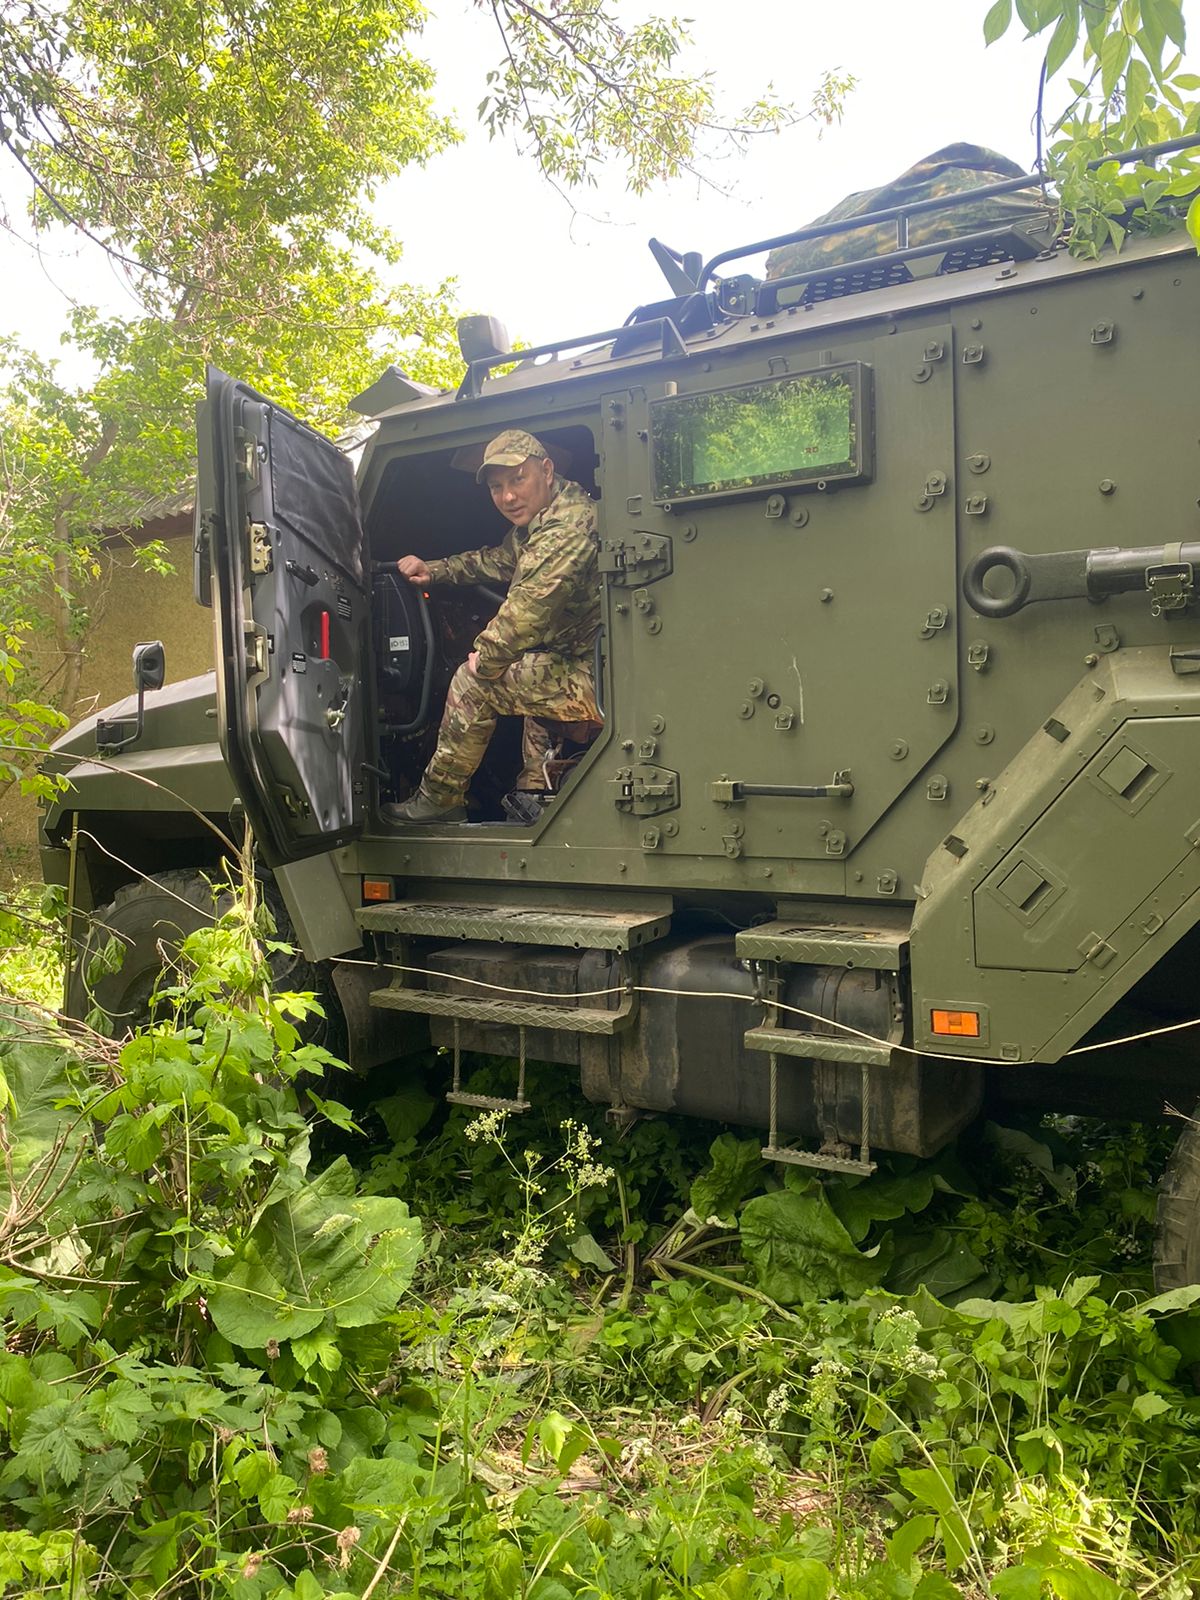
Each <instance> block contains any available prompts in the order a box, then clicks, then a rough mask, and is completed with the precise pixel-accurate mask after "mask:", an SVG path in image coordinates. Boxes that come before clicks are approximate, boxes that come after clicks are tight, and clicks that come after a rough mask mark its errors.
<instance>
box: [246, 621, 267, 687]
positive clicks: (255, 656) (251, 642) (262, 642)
mask: <svg viewBox="0 0 1200 1600" xmlns="http://www.w3.org/2000/svg"><path fill="white" fill-rule="evenodd" d="M267 654H268V652H267V634H266V630H265V629H264V628H260V627H259V626H258V624H257V623H247V625H246V676H247V677H248V678H256V677H262V678H265V677H266V675H267V670H268V668H267Z"/></svg>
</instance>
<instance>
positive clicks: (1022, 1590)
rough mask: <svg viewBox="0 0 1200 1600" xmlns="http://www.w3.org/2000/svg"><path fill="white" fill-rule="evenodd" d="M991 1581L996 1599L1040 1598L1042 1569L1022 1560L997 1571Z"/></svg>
mask: <svg viewBox="0 0 1200 1600" xmlns="http://www.w3.org/2000/svg"><path fill="white" fill-rule="evenodd" d="M991 1583H992V1593H993V1594H994V1595H995V1597H996V1600H1042V1569H1041V1567H1032V1566H1029V1565H1028V1564H1027V1563H1026V1562H1024V1561H1022V1562H1020V1563H1019V1564H1018V1565H1017V1566H1015V1567H1005V1569H1004V1571H1003V1572H997V1573H996V1574H995V1575H994V1576H993V1578H992V1580H991Z"/></svg>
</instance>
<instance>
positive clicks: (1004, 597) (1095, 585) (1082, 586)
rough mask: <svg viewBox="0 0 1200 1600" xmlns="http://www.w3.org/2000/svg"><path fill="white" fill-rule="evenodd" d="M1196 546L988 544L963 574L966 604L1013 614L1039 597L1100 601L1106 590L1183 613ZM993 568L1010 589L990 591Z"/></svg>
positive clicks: (990, 613) (988, 613) (1161, 610)
mask: <svg viewBox="0 0 1200 1600" xmlns="http://www.w3.org/2000/svg"><path fill="white" fill-rule="evenodd" d="M1198 565H1200V544H1148V545H1139V546H1136V547H1134V546H1127V545H1111V546H1109V547H1107V548H1105V549H1103V550H1054V551H1051V552H1049V553H1048V554H1046V555H1036V556H1031V555H1026V554H1025V553H1024V552H1023V551H1021V550H1014V549H1013V548H1012V546H1011V545H1006V544H997V545H992V546H991V548H990V549H988V550H981V551H980V553H979V554H978V555H977V556H976V557H975V559H974V560H973V561H972V562H971V563H970V565H969V566H968V567H967V570H966V571H965V572H964V573H963V594H964V595H965V597H966V600H967V604H968V605H969V606H970V607H971V608H972V610H974V611H977V612H978V613H979V615H980V616H981V617H1012V616H1015V615H1016V613H1017V612H1018V611H1020V610H1021V609H1022V608H1023V607H1024V606H1028V605H1033V604H1034V602H1035V601H1038V600H1103V599H1105V598H1106V597H1107V596H1108V595H1110V594H1125V593H1129V592H1130V591H1133V590H1138V589H1142V590H1145V592H1146V593H1147V594H1149V596H1150V614H1151V616H1155V617H1162V616H1166V615H1167V614H1168V613H1170V612H1173V611H1185V610H1186V609H1187V608H1188V606H1190V605H1191V604H1192V602H1193V600H1194V599H1195V570H1196V567H1197V566H1198ZM993 572H1006V573H1008V575H1009V578H1010V579H1011V588H1010V589H1009V590H1008V592H1007V593H1006V594H998V595H997V594H990V593H989V592H988V590H987V589H986V588H985V587H984V584H985V582H986V580H987V578H988V577H989V576H990V575H991V574H992V573H993Z"/></svg>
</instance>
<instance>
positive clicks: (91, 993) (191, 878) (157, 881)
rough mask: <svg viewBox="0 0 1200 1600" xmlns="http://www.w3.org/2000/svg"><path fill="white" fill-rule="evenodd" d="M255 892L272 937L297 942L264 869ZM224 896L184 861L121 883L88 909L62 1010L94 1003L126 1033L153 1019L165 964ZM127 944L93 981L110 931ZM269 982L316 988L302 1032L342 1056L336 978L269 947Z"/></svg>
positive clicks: (74, 1012)
mask: <svg viewBox="0 0 1200 1600" xmlns="http://www.w3.org/2000/svg"><path fill="white" fill-rule="evenodd" d="M259 892H260V894H261V895H262V898H263V901H264V902H265V904H266V906H267V909H268V910H269V911H270V913H271V916H272V918H273V920H274V922H275V928H276V935H275V936H276V938H277V939H279V940H280V941H281V942H283V943H287V944H291V945H293V946H295V943H296V936H295V933H294V931H293V929H292V924H291V919H290V918H289V917H288V914H287V910H286V908H285V906H284V904H283V899H282V897H281V895H280V893H279V890H278V888H277V887H276V885H275V882H274V880H273V879H272V878H271V877H270V876H267V875H264V876H263V877H262V878H260V880H259ZM228 904H229V894H228V891H227V890H226V891H225V892H224V893H223V894H222V895H221V897H220V899H219V900H216V901H214V899H213V891H212V888H211V886H210V885H209V882H208V880H207V879H206V878H205V877H203V876H202V875H201V874H200V873H199V872H196V871H194V870H192V869H190V868H184V869H181V870H176V871H172V872H159V873H156V874H155V875H154V876H153V877H149V878H140V879H139V880H138V881H137V882H136V883H128V884H126V885H125V886H124V888H121V889H118V890H117V892H116V894H115V895H114V896H113V898H112V899H111V900H110V901H109V903H108V905H106V906H102V907H101V908H100V909H99V910H98V911H96V912H94V913H93V915H92V921H91V926H90V928H89V930H88V935H87V938H86V940H85V941H84V944H83V948H82V949H81V950H80V951H79V953H78V955H77V956H76V959H75V963H74V966H73V968H72V971H71V981H70V984H69V985H68V989H67V1015H68V1016H70V1017H76V1018H78V1019H79V1020H80V1021H85V1020H86V1019H87V1017H88V1016H89V1015H90V1014H91V1012H92V1011H94V1010H96V1009H98V1010H100V1011H102V1012H103V1013H104V1015H105V1016H106V1017H108V1019H109V1026H108V1027H107V1028H106V1029H105V1032H107V1033H109V1034H111V1035H112V1037H113V1038H123V1037H124V1035H125V1034H126V1033H129V1032H130V1031H131V1030H132V1029H134V1028H137V1027H139V1026H141V1025H142V1024H144V1023H146V1022H149V1021H150V1019H151V1005H150V999H151V996H152V995H153V993H154V990H155V988H156V987H157V985H158V983H159V982H160V980H161V978H162V976H163V972H164V967H165V966H167V965H169V963H170V961H171V959H172V957H173V956H174V954H175V952H176V951H177V950H178V949H179V946H180V945H181V944H182V943H183V941H184V939H185V938H186V937H187V935H188V934H189V933H194V932H195V931H196V929H197V928H203V927H206V926H207V925H208V924H210V923H211V922H212V920H213V917H214V916H215V915H219V914H220V912H221V911H223V910H224V909H225V907H226V906H227V905H228ZM113 937H116V938H118V939H120V940H121V941H122V943H123V944H124V945H125V960H124V962H123V963H122V965H121V968H120V970H119V971H117V972H112V973H107V974H105V975H104V976H103V977H101V978H98V979H97V981H96V982H95V983H94V984H93V985H91V986H90V988H89V985H88V983H87V971H88V966H89V964H90V963H91V961H92V958H93V957H94V956H95V955H96V954H97V952H98V951H100V950H102V949H103V948H104V946H105V945H106V944H107V942H108V941H109V939H110V938H113ZM267 960H268V965H269V966H270V968H271V977H272V987H273V988H274V989H276V990H279V991H285V990H292V991H297V992H303V991H308V990H313V991H315V993H316V995H317V997H318V999H319V1000H320V1001H321V1004H322V1006H323V1007H324V1011H325V1015H324V1016H323V1017H318V1016H314V1017H311V1018H308V1019H307V1020H306V1021H305V1023H303V1024H301V1025H300V1032H301V1036H302V1037H303V1038H304V1039H305V1040H306V1041H307V1042H308V1043H311V1044H320V1045H324V1046H325V1047H326V1048H327V1049H329V1050H331V1051H333V1053H334V1054H335V1055H337V1056H341V1055H342V1054H343V1053H344V1049H345V1043H346V1039H345V1023H344V1020H343V1018H342V1012H341V1007H340V1006H339V1004H338V1001H337V996H336V994H335V992H334V990H333V986H332V984H331V983H330V982H328V981H327V979H326V976H325V972H324V971H323V970H322V969H321V968H319V967H316V966H314V965H313V964H312V962H311V961H309V960H307V959H306V957H305V956H304V955H303V953H302V952H301V951H299V950H298V949H293V950H292V951H291V952H290V953H289V952H287V951H272V952H271V954H270V955H269V956H268V958H267Z"/></svg>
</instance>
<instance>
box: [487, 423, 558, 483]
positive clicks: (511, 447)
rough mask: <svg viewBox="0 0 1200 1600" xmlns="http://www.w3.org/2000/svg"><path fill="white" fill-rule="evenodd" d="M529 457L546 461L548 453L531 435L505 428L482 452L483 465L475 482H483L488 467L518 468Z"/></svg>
mask: <svg viewBox="0 0 1200 1600" xmlns="http://www.w3.org/2000/svg"><path fill="white" fill-rule="evenodd" d="M530 456H541V457H542V458H543V459H544V460H547V461H548V460H549V459H550V452H549V450H547V449H546V446H545V445H544V444H543V443H542V441H541V440H540V439H535V438H534V436H533V435H532V434H531V433H525V432H523V431H522V430H521V429H520V428H506V429H505V430H504V432H503V433H498V434H497V435H496V437H495V438H494V439H493V440H492V441H491V442H490V443H489V445H488V447H487V449H486V450H485V451H484V452H483V464H482V466H481V467H480V468H479V471H478V472H477V473H476V474H475V482H476V483H482V482H483V475H484V473H485V472H486V471H487V469H488V468H489V467H519V466H520V465H521V463H522V461H528V460H529V457H530Z"/></svg>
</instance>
